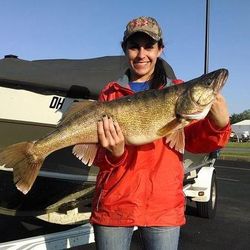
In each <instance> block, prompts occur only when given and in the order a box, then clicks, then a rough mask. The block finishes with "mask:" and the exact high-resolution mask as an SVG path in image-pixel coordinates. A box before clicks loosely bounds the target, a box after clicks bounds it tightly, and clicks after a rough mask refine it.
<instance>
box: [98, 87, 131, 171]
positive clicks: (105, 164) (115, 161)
mask: <svg viewBox="0 0 250 250" xmlns="http://www.w3.org/2000/svg"><path fill="white" fill-rule="evenodd" d="M110 92H112V91H111V89H110V88H109V85H107V86H106V87H105V88H104V89H103V90H102V91H101V92H100V95H99V98H98V100H99V101H101V102H104V101H109V100H110V98H109V96H110V95H109V93H110ZM111 96H112V93H111ZM111 99H113V98H112V97H111ZM127 154H128V150H127V149H126V148H125V151H124V153H123V155H122V156H120V157H119V158H116V157H112V155H111V154H110V153H109V151H108V150H106V149H105V148H102V147H101V146H100V147H99V149H98V151H97V154H96V157H95V160H94V163H93V164H94V165H95V166H97V167H99V168H101V169H103V170H105V169H106V170H108V169H111V168H114V167H119V166H121V165H122V164H124V162H125V161H126V159H127Z"/></svg>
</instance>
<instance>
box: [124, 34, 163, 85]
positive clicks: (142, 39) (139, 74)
mask: <svg viewBox="0 0 250 250" xmlns="http://www.w3.org/2000/svg"><path fill="white" fill-rule="evenodd" d="M161 53H162V48H159V47H158V43H157V42H155V41H154V40H153V39H152V38H151V37H150V36H148V35H147V34H145V33H139V32H138V33H135V34H134V35H133V36H132V37H131V38H129V39H128V41H127V45H126V48H125V54H126V56H127V59H128V63H129V66H130V70H131V75H130V77H131V79H130V81H137V82H145V81H148V80H150V79H151V78H152V74H153V72H154V69H155V64H156V60H157V58H158V57H159V56H160V55H161Z"/></svg>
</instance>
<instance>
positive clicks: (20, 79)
mask: <svg viewBox="0 0 250 250" xmlns="http://www.w3.org/2000/svg"><path fill="white" fill-rule="evenodd" d="M164 66H165V69H166V72H167V75H168V77H169V78H171V79H175V74H174V71H173V69H172V68H171V66H170V65H169V64H168V63H167V62H166V61H164ZM127 68H128V65H127V62H126V58H125V56H105V57H98V58H91V59H78V60H77V59H50V60H34V61H27V60H22V59H18V58H16V57H13V56H9V57H8V56H6V58H4V59H1V60H0V86H7V87H12V88H22V89H29V90H32V91H36V92H37V91H38V92H41V93H45V94H46V93H51V92H52V93H53V92H61V93H63V94H64V95H68V93H69V91H70V92H72V90H73V92H79V91H80V90H81V91H80V92H82V95H83V96H79V97H83V98H84V97H93V96H97V95H98V93H99V92H100V90H101V89H102V88H103V87H104V85H105V84H107V83H108V82H110V81H115V80H117V79H118V78H119V77H120V76H121V75H122V74H123V73H124V72H125V70H126V69H127ZM74 90H76V91H74ZM84 95H85V96H84ZM88 95H89V96H88Z"/></svg>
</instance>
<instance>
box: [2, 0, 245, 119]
mask: <svg viewBox="0 0 250 250" xmlns="http://www.w3.org/2000/svg"><path fill="white" fill-rule="evenodd" d="M205 5H206V0H154V1H149V0H143V1H141V0H137V1H135V0H127V1H124V0H123V1H119V0H42V1H40V0H22V1H20V0H0V10H1V15H0V59H2V58H4V56H5V55H7V54H14V55H17V56H18V57H19V58H20V59H24V60H38V59H39V60H40V59H85V58H94V57H101V56H108V55H122V54H123V52H122V49H121V47H120V42H121V40H122V37H123V32H124V29H125V26H126V24H127V22H128V21H130V20H131V19H133V18H135V17H138V16H152V17H154V18H156V19H157V21H158V22H159V24H160V26H161V28H162V31H163V39H164V43H165V49H164V54H163V55H162V57H163V58H164V59H165V60H166V61H167V62H168V63H169V64H170V65H171V66H172V68H173V69H174V71H175V74H176V75H177V77H178V78H179V79H182V80H184V81H188V80H191V79H193V78H195V77H198V76H200V75H202V74H203V73H204V53H205V52H204V51H205V48H204V47H205ZM249 25H250V1H249V0H210V29H209V64H208V69H209V71H213V70H216V69H218V68H227V69H228V70H229V78H228V80H227V83H226V85H225V87H224V88H223V90H222V94H223V95H224V97H225V98H226V100H227V103H228V108H229V112H230V114H234V113H235V114H238V113H241V112H243V111H244V110H247V109H250V96H249V95H250V78H249V77H248V73H250V28H249Z"/></svg>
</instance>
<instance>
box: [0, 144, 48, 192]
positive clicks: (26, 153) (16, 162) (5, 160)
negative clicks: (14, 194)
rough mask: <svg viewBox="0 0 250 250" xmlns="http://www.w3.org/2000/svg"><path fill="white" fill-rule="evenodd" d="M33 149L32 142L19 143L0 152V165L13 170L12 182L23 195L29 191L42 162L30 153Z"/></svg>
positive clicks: (41, 159)
mask: <svg viewBox="0 0 250 250" xmlns="http://www.w3.org/2000/svg"><path fill="white" fill-rule="evenodd" d="M33 147H34V142H21V143H17V144H13V145H11V146H9V147H7V148H6V149H4V150H1V151H0V165H4V167H5V168H13V181H14V183H15V185H16V187H17V189H18V190H20V191H21V192H22V193H24V194H27V193H28V191H29V190H30V189H31V187H32V185H33V183H34V181H35V179H36V177H37V175H38V172H39V170H40V168H41V166H42V163H43V161H44V158H41V157H38V156H36V155H35V154H34V153H33V152H32V151H34V150H32V149H33Z"/></svg>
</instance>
